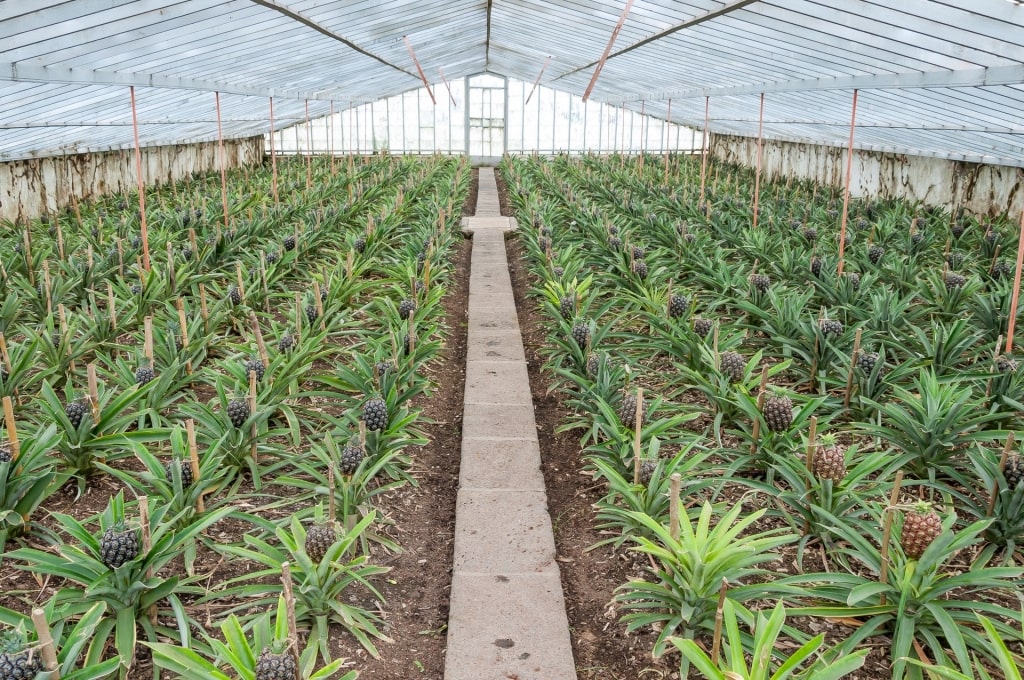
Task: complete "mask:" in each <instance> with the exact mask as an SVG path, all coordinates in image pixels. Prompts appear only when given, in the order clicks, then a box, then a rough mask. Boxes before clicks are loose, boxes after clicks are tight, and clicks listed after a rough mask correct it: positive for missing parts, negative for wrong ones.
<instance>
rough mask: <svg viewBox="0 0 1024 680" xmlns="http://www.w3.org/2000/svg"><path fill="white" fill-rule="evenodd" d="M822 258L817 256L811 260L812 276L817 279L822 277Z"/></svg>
mask: <svg viewBox="0 0 1024 680" xmlns="http://www.w3.org/2000/svg"><path fill="white" fill-rule="evenodd" d="M821 265H822V261H821V258H820V257H818V256H817V255H815V256H814V257H812V258H811V274H813V275H814V276H816V277H821Z"/></svg>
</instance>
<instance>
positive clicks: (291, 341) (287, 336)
mask: <svg viewBox="0 0 1024 680" xmlns="http://www.w3.org/2000/svg"><path fill="white" fill-rule="evenodd" d="M277 349H278V351H280V352H287V351H289V350H292V349H295V336H294V335H292V334H291V333H283V334H282V335H281V337H280V338H279V339H278V341H277Z"/></svg>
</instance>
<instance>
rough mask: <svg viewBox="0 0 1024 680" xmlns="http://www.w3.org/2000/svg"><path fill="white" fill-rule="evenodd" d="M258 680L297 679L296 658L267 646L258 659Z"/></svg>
mask: <svg viewBox="0 0 1024 680" xmlns="http://www.w3.org/2000/svg"><path fill="white" fill-rule="evenodd" d="M256 680H295V659H294V658H293V657H292V655H291V654H289V653H288V652H283V653H279V654H278V653H275V652H274V651H273V650H272V649H271V648H270V647H267V648H266V649H264V650H263V651H262V652H260V655H259V658H257V659H256Z"/></svg>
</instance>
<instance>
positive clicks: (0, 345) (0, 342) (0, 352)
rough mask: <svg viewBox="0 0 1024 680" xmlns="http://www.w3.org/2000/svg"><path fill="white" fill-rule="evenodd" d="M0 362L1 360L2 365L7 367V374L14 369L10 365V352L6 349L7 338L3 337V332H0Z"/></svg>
mask: <svg viewBox="0 0 1024 680" xmlns="http://www.w3.org/2000/svg"><path fill="white" fill-rule="evenodd" d="M0 362H3V366H4V368H6V369H7V373H8V374H10V373H11V372H12V371H13V370H14V368H13V367H12V366H11V355H10V352H8V351H7V338H5V337H4V334H3V333H0Z"/></svg>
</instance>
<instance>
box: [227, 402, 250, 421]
mask: <svg viewBox="0 0 1024 680" xmlns="http://www.w3.org/2000/svg"><path fill="white" fill-rule="evenodd" d="M227 412H228V419H229V420H230V421H231V424H232V425H234V426H235V427H242V426H243V425H245V421H246V420H248V419H249V415H250V410H249V400H248V399H232V400H231V401H230V402H228V407H227Z"/></svg>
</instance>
